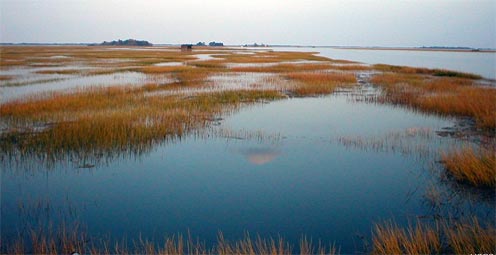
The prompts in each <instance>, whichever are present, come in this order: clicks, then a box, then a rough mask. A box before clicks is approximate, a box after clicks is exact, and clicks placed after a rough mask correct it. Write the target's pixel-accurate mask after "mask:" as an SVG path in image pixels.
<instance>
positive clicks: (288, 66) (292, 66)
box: [230, 63, 332, 73]
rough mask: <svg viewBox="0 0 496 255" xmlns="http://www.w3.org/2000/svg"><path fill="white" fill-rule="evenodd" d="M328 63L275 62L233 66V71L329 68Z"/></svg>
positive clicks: (263, 71)
mask: <svg viewBox="0 0 496 255" xmlns="http://www.w3.org/2000/svg"><path fill="white" fill-rule="evenodd" d="M331 67H332V66H331V65H329V64H287V63H286V64H277V65H273V66H247V67H233V68H231V69H230V70H232V71H233V72H259V73H287V72H302V71H315V70H326V69H331Z"/></svg>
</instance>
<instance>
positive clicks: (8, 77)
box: [0, 75, 14, 81]
mask: <svg viewBox="0 0 496 255" xmlns="http://www.w3.org/2000/svg"><path fill="white" fill-rule="evenodd" d="M12 79H14V76H11V75H0V81H9V80H12Z"/></svg>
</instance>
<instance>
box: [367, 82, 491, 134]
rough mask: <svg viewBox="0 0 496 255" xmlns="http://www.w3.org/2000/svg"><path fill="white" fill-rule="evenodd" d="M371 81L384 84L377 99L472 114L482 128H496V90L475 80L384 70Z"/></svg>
mask: <svg viewBox="0 0 496 255" xmlns="http://www.w3.org/2000/svg"><path fill="white" fill-rule="evenodd" d="M371 81H372V83H374V84H378V85H380V86H381V87H383V88H384V94H383V96H381V97H378V98H377V101H378V102H384V103H392V104H398V105H405V106H408V107H412V108H414V109H418V110H421V111H424V112H428V113H437V114H442V115H453V116H469V117H472V118H474V119H475V121H476V123H477V126H478V127H480V128H484V129H489V130H494V129H495V128H496V104H495V103H494V102H496V90H495V89H493V88H484V87H479V86H475V85H474V81H472V80H469V79H461V78H446V77H444V78H433V77H431V76H420V75H411V74H381V75H376V76H374V77H373V78H372V80H371Z"/></svg>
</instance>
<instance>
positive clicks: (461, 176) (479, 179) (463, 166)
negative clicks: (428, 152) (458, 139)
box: [441, 147, 496, 188]
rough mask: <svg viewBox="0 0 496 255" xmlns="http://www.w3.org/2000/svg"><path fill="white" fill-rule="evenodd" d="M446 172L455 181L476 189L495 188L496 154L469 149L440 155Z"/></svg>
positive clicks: (487, 150)
mask: <svg viewBox="0 0 496 255" xmlns="http://www.w3.org/2000/svg"><path fill="white" fill-rule="evenodd" d="M441 157H442V162H443V164H444V166H445V167H446V170H447V171H448V172H449V174H450V175H451V176H453V177H454V178H455V179H456V180H457V181H459V182H463V183H468V184H470V185H472V186H476V187H489V188H494V187H496V152H495V151H494V150H490V149H482V148H481V149H479V150H478V151H475V150H474V149H472V148H471V147H465V148H462V149H455V150H452V151H450V152H448V153H442V154H441Z"/></svg>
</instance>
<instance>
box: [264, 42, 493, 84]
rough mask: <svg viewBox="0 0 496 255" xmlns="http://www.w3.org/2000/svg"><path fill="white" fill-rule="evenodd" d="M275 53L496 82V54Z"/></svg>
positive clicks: (324, 51)
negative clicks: (470, 75)
mask: <svg viewBox="0 0 496 255" xmlns="http://www.w3.org/2000/svg"><path fill="white" fill-rule="evenodd" d="M274 50H290V51H315V52H320V55H322V56H324V57H328V58H333V59H346V60H353V61H358V62H363V63H367V64H389V65H404V66H414V67H428V68H441V69H449V70H455V71H460V72H468V73H475V74H479V75H481V76H483V77H485V78H488V79H496V53H494V52H454V51H409V50H355V49H332V48H274Z"/></svg>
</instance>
